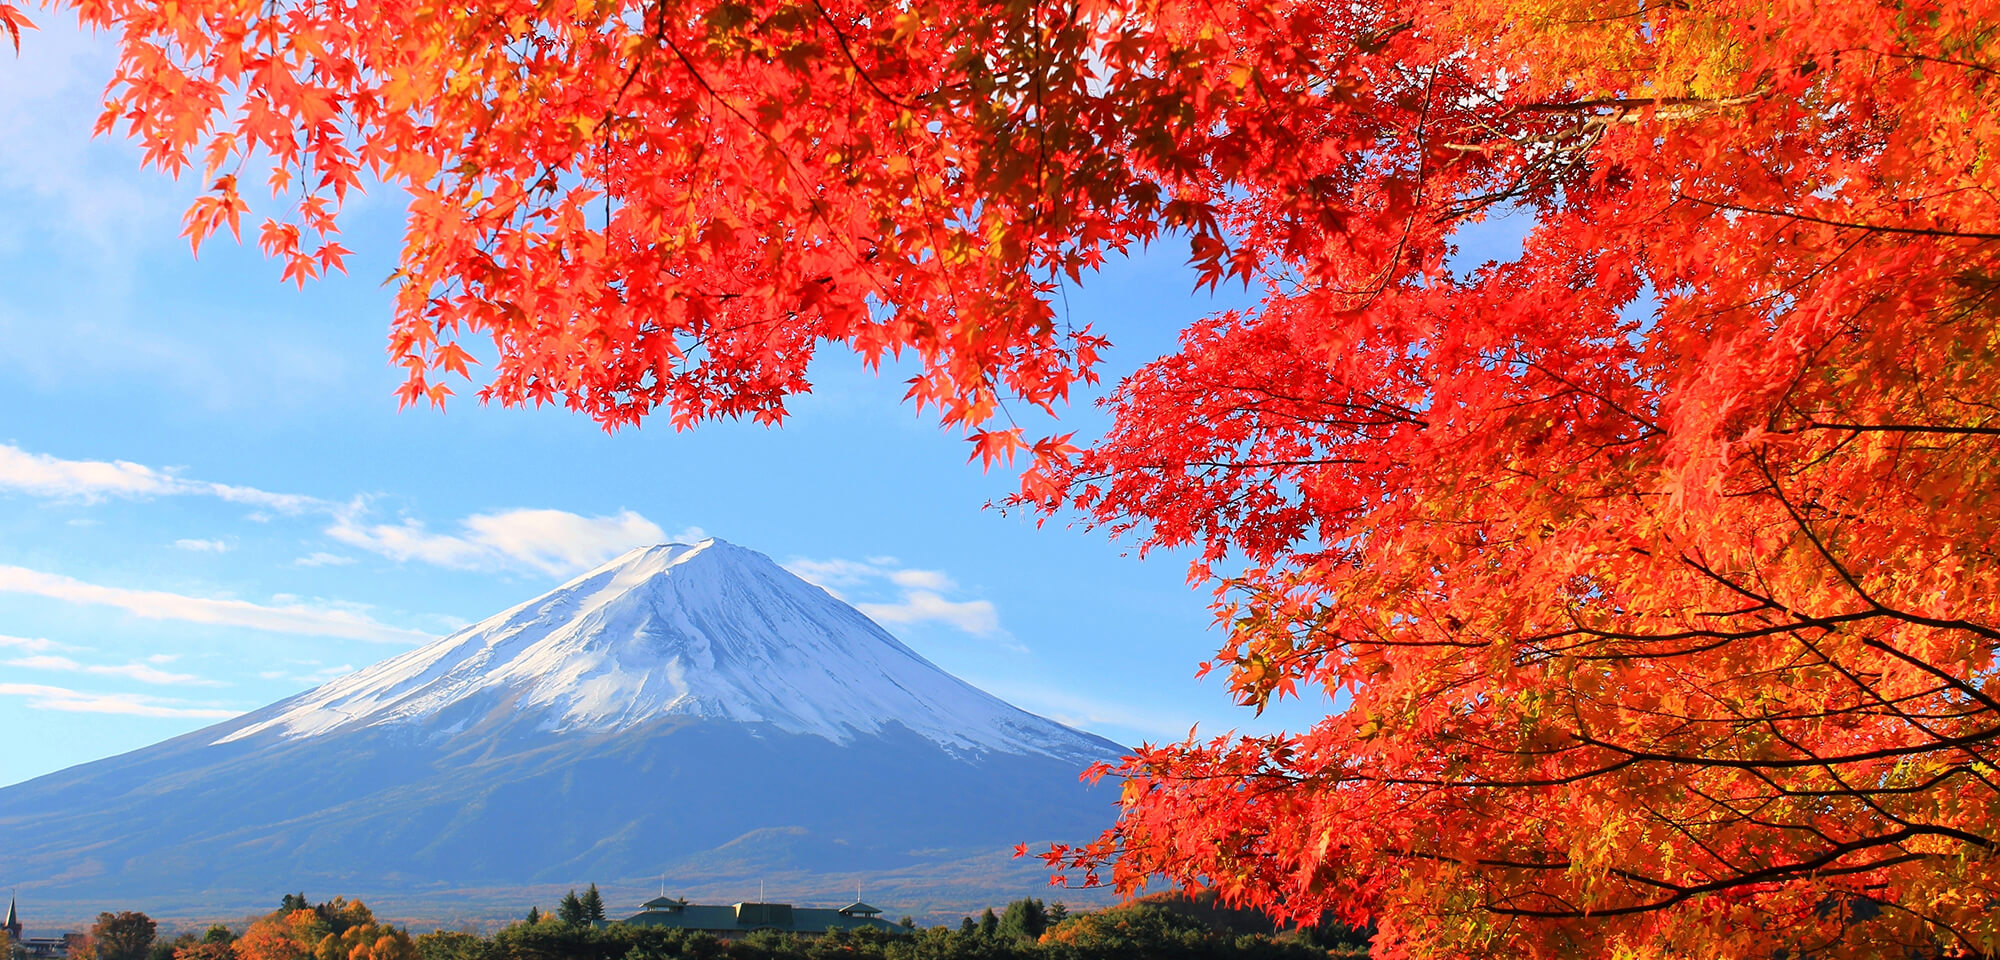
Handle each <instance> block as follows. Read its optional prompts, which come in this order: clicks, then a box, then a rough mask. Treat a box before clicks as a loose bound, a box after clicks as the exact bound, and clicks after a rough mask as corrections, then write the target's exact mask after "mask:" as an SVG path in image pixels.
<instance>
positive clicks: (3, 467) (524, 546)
mask: <svg viewBox="0 0 2000 960" xmlns="http://www.w3.org/2000/svg"><path fill="white" fill-rule="evenodd" d="M8 491H11V492H14V493H20V494H26V495H28V496H36V497H45V498H49V499H55V500H70V501H78V502H84V503H95V502H98V501H102V500H106V499H111V498H120V499H129V500H138V499H146V498H151V497H166V496H206V497H214V498H217V499H220V500H224V501H227V502H230V503H240V504H245V505H248V506H253V507H257V508H259V509H258V511H257V512H254V513H252V514H251V515H250V517H249V518H250V519H252V520H260V521H268V520H269V519H270V517H269V515H268V514H266V513H265V512H264V511H265V510H275V511H278V512H280V513H285V514H290V515H298V514H320V515H324V516H326V517H328V518H330V525H329V526H327V527H326V529H325V531H324V532H325V534H326V535H327V536H328V537H331V538H332V539H334V540H337V541H339V542H341V543H344V544H346V545H348V546H351V547H356V548H359V549H362V550H367V551H369V552H371V553H376V554H380V555H382V556H385V557H389V558H391V559H394V560H398V561H404V562H412V561H413V562H418V563H428V564H432V565H434V566H440V567H448V568H452V569H456V570H487V571H494V570H533V571H536V572H539V573H545V574H549V575H551V576H563V575H567V574H573V573H577V572H579V571H582V570H587V569H589V568H591V567H594V566H596V565H598V564H600V563H603V562H604V561H606V560H609V559H611V558H612V557H615V556H617V555H618V554H620V553H623V552H625V551H626V550H630V549H632V548H633V547H641V546H650V545H652V544H656V543H664V542H666V541H668V540H669V539H670V538H669V537H668V536H667V533H666V531H664V530H663V529H661V528H660V525H659V524H657V523H654V522H653V521H651V520H648V519H647V518H645V517H643V516H641V515H639V514H638V513H636V512H633V511H631V510H625V511H621V512H619V513H617V514H615V515H612V516H598V517H587V516H583V515H582V514H577V513H571V512H569V511H567V510H554V509H533V508H520V509H512V510H499V511H494V512H489V513H477V514H473V515H472V516H469V517H466V518H465V519H463V520H460V521H459V522H458V526H457V528H456V529H455V530H449V531H442V532H440V531H433V530H431V529H430V528H429V527H428V526H426V525H425V523H424V522H423V521H421V520H417V519H411V518H405V519H403V520H400V521H397V522H394V523H381V522H374V521H371V520H369V519H368V513H369V506H368V499H367V498H366V497H356V498H353V499H351V500H347V501H344V502H343V501H335V500H328V499H325V498H322V497H313V496H307V495H305V494H296V493H278V492H273V491H269V490H259V489H257V488H255V487H244V486H236V485H232V484H226V483H214V482H210V481H206V480H196V479H192V478H188V477H183V476H180V475H179V474H177V473H176V472H175V471H172V470H165V469H160V468H158V467H150V466H147V465H145V464H142V463H134V462H132V461H129V460H68V459H64V458H61V457H56V456H51V455H49V454H45V453H31V452H29V451H26V450H23V449H21V448H19V447H16V446H13V445H11V444H4V443H0V492H8ZM706 535H707V534H706V533H704V532H703V530H702V529H701V528H700V527H688V528H686V529H684V530H682V531H681V532H680V533H678V534H676V535H674V537H672V538H671V539H675V540H679V541H681V542H691V541H694V540H699V539H701V538H702V537H704V536H706ZM174 545H175V546H177V547H179V548H181V549H183V550H194V551H207V552H216V553H220V552H224V551H227V550H228V549H229V544H228V543H227V542H226V541H223V540H205V539H183V540H176V541H175V542H174ZM353 562H354V559H353V558H352V557H346V556H341V555H339V554H335V553H329V552H326V551H315V552H312V553H310V554H308V555H306V556H304V557H301V558H299V559H298V560H295V561H293V565H295V566H300V567H319V566H335V565H340V564H348V563H353Z"/></svg>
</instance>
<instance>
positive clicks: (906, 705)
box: [0, 540, 1123, 918]
mask: <svg viewBox="0 0 2000 960" xmlns="http://www.w3.org/2000/svg"><path fill="white" fill-rule="evenodd" d="M1122 752H1123V748H1121V747H1119V746H1118V745H1117V744H1114V743H1111V742H1110V741H1107V740H1104V739H1102V738H1099V737H1096V736H1093V735H1090V734H1088V733H1083V732H1080V731H1077V730H1074V729H1071V728H1069V727H1066V726H1063V725H1062V724H1059V723H1056V722H1054V721H1051V720H1047V719H1044V718H1042V717H1039V716H1035V715H1034V714H1031V713H1028V712H1026V711H1023V710H1020V709H1018V708H1016V707H1014V706H1011V705H1009V704H1007V703H1006V702H1004V701H1002V700H1000V699H998V698H996V697H993V696H991V695H989V694H987V693H985V692H983V691H981V690H979V689H977V688H975V687H973V686H971V685H970V684H967V683H965V682H964V681H962V680H959V679H958V678H956V677H953V676H951V675H950V674H948V673H946V672H944V671H943V670H941V669H939V668H938V667H937V666H935V665H933V664H932V663H930V662H929V661H928V660H925V659H924V658H923V657H921V656H919V655H917V654H916V653H915V652H914V651H912V650H910V649H909V648H908V647H906V646H904V645H903V644H902V643H900V642H898V641H897V640H896V639H895V638H894V637H892V636H890V635H889V633H888V632H887V631H885V630H883V629H882V628H881V627H880V626H877V625H876V624H875V623H874V622H873V621H871V620H869V619H868V618H867V617H866V616H864V615H862V614H861V613H860V612H859V611H857V610H855V609H854V608H853V607H851V606H848V605H847V604H845V603H843V602H841V601H840V600H839V599H836V598H835V597H833V596H832V595H830V594H828V593H827V592H826V591H825V590H822V589H820V588H819V587H816V586H813V585H811V584H809V583H807V582H805V581H804V580H801V579H799V578H798V577H796V576H794V575H793V574H791V573H790V572H788V571H786V570H785V569H784V568H782V567H780V566H778V565H777V564H776V563H774V562H772V561H771V560H770V559H769V558H767V557H765V556H764V555H762V554H760V553H757V552H755V551H752V550H748V549H745V548H743V547H739V546H735V545H732V544H729V543H726V542H723V541H721V540H704V541H702V542H700V543H696V544H668V545H664V546H657V547H647V548H642V549H638V550H634V551H632V552H630V553H627V554H625V555H624V556H621V557H619V558H617V559H616V560H613V561H611V562H610V563H607V564H605V565H604V566H601V567H599V568H597V569H595V570H592V571H590V572H588V573H585V574H583V575H582V576H579V577H577V578H576V579H574V580H571V581H570V582H568V583H565V584H563V585H562V586H560V587H557V588H556V589H554V590H551V591H549V592H548V593H545V594H543V595H541V596H539V597H536V598H534V599H532V600H529V601H528V602H526V603H523V604H520V605H519V606H516V607H513V608H511V609H508V610H505V611H502V612H500V613H498V614H495V615H493V616H491V617H488V618H487V619H485V620H482V621H480V622H478V623H475V624H473V625H471V626H469V627H466V628H464V629H462V630H460V631H458V632H456V633H453V634H451V635H449V636H446V637H444V638H442V639H439V640H437V641H434V642H432V643H430V644H427V645H425V646H422V647H419V648H417V649H415V650H411V651H409V652H408V653H404V654H401V655H399V656H396V657H392V658H390V659H388V660H385V661H382V662H381V663H378V664H375V665H374V666H371V667H368V668H367V669H364V670H361V671H360V672H357V673H354V674H350V675H348V676H346V677H343V678H341V679H338V680H334V681H332V682H330V683H327V684H325V685H323V686H320V687H318V688H315V689H312V690H308V691H306V692H304V693H301V694H298V695H296V696H293V697H290V698H288V699H285V700H281V701H279V702H277V703H273V704H271V705H269V706H266V707H264V708H262V709H259V710H255V711H252V712H250V713H248V714H244V715H243V716H240V717H236V718H234V719H231V720H227V721H224V722H222V723H219V724H216V725H214V726H211V727H208V728H205V729H202V730H197V731H195V732H193V733H189V734H186V735H183V736H180V737H177V738H174V739H172V740H167V741H164V742H162V743H158V744H154V745H153V746H150V747H145V748H142V749H139V750H135V751H133V752H131V753H127V754H124V755H121V756H116V757H111V758H108V759H105V760H99V761H96V762H93V763H87V764H82V765H80V766H76V767H71V768H69V769H67V770H62V771H59V772H57V773H53V774H49V775H47V776H44V777H40V778H37V779H34V780H30V781H27V782H25V783H21V784H16V785H14V786H11V787H7V788H5V789H0V851H5V852H6V859H7V864H8V867H9V868H10V870H9V872H10V873H11V874H12V876H11V877H8V878H7V879H8V880H10V881H12V882H16V883H18V884H19V885H20V888H21V891H22V894H23V896H28V895H30V894H32V895H33V897H34V899H36V900H37V901H40V902H42V903H44V904H51V905H53V906H55V908H56V909H57V910H58V911H59V912H60V911H61V909H62V905H64V904H73V905H75V907H76V908H77V909H76V912H78V913H79V914H82V915H88V914H89V913H90V912H94V910H96V909H98V908H99V906H100V905H102V906H103V907H106V908H113V909H115V908H118V905H122V906H123V907H125V908H137V907H151V908H152V909H154V910H155V911H158V912H162V913H165V914H167V915H172V914H174V913H176V912H183V913H186V912H190V911H200V910H202V909H208V910H227V909H231V908H234V907H236V906H238V905H239V904H241V905H243V906H245V907H254V906H264V907H267V906H268V903H267V901H273V900H274V899H275V898H276V896H277V895H278V894H280V893H283V892H285V891H289V890H296V889H299V888H301V887H307V888H312V889H315V890H321V891H324V892H325V893H326V894H327V895H332V894H334V893H346V894H350V895H353V894H363V895H371V896H376V897H385V896H386V897H389V898H390V899H391V900H401V901H403V905H404V906H405V907H413V908H415V909H416V910H417V912H419V913H422V912H424V911H423V908H422V906H421V904H423V903H425V902H429V903H432V904H437V905H442V904H446V903H448V902H455V901H465V900H467V899H468V897H467V894H468V893H471V892H473V891H478V892H480V894H481V895H483V896H485V897H487V898H489V899H490V898H494V897H501V896H503V895H505V896H508V899H507V900H505V901H503V905H504V906H505V908H506V909H508V910H513V909H514V908H515V905H516V904H515V903H514V902H513V899H512V896H511V895H509V894H504V893H503V892H505V891H517V892H518V891H529V892H532V891H539V890H559V889H560V888H563V887H568V886H574V885H581V884H583V883H586V882H597V883H599V884H600V885H604V886H606V888H607V890H619V889H620V888H621V884H622V885H623V886H625V887H630V888H632V889H634V890H637V889H639V888H641V887H644V888H647V889H648V890H650V887H652V886H654V885H657V884H660V883H663V882H668V881H671V883H672V884H673V886H674V888H675V889H678V890H681V891H683V892H684V893H690V894H697V895H699V894H702V893H703V892H704V891H714V892H715V893H716V894H718V895H728V894H729V893H730V892H732V891H733V892H736V893H741V892H742V891H741V889H740V888H742V887H743V886H744V885H745V884H748V883H753V882H755V881H754V880H752V878H753V877H754V878H758V879H777V880H779V881H780V883H781V886H782V885H784V884H790V887H788V888H785V889H790V890H792V891H793V893H792V895H793V896H794V897H796V898H802V899H810V898H811V896H813V895H815V894H817V893H819V892H820V891H821V890H822V888H824V890H826V891H833V890H836V889H837V890H843V891H849V892H851V891H852V889H853V887H854V885H855V884H856V883H866V884H868V885H870V886H872V887H874V888H875V889H877V890H878V891H881V893H880V896H882V897H885V898H889V899H893V898H895V897H897V896H901V897H902V901H901V902H902V904H903V908H904V909H909V910H911V912H921V911H922V910H924V909H925V908H929V909H932V910H942V909H958V907H957V906H956V904H957V903H960V902H965V903H968V904H971V903H975V902H977V901H978V900H979V898H981V897H985V896H990V895H992V894H994V893H997V892H1000V891H1003V890H1013V889H1017V888H1018V887H1019V885H1020V883H1021V882H1023V881H1024V880H1027V879H1028V876H1029V875H1030V874H1035V873H1037V872H1038V871H1036V870H1034V869H1033V868H1028V867H1022V866H1020V865H1018V864H1012V863H1010V862H1009V861H1008V859H1007V857H1006V855H1005V853H1004V851H1005V849H1006V848H1007V847H1009V846H1011V845H1012V844H1013V843H1016V842H1020V841H1034V840H1043V839H1065V840H1074V839H1086V838H1089V837H1092V836H1094V835H1095V834H1096V833H1097V832H1098V831H1099V830H1101V829H1103V828H1104V827H1105V826H1107V825H1109V823H1110V821H1111V819H1112V816H1113V813H1114V811H1113V807H1112V803H1113V801H1114V799H1115V796H1114V791H1113V790H1111V789H1110V788H1102V789H1098V788H1090V787H1086V786H1085V785H1083V784H1081V783H1079V782H1078V779H1077V774H1078V773H1079V771H1081V770H1082V769H1083V768H1084V767H1086V766H1088V765H1090V764H1092V763H1095V762H1097V761H1100V760H1110V759H1115V758H1116V757H1117V756H1118V755H1119V754H1120V753H1122ZM663 875H664V879H663ZM1035 879H1036V881H1037V882H1038V881H1039V877H1037V878H1035ZM530 895H532V893H530ZM826 895H828V896H832V895H834V894H831V893H827V894H826ZM734 899H744V897H740V896H739V897H735V898H734ZM431 912H432V913H436V912H437V911H436V910H432V911H431ZM446 912H448V913H452V914H454V915H458V916H461V917H466V916H469V915H472V914H476V913H477V911H476V910H473V911H469V912H468V911H464V910H456V911H453V910H447V911H446ZM475 918H476V917H475Z"/></svg>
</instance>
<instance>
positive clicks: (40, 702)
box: [0, 683, 242, 719]
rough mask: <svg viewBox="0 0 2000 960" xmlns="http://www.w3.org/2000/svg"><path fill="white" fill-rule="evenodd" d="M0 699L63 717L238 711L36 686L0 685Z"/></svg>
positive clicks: (139, 696)
mask: <svg viewBox="0 0 2000 960" xmlns="http://www.w3.org/2000/svg"><path fill="white" fill-rule="evenodd" d="M0 697H25V698H27V700H28V706H30V707H32V708H35V709H38V710H59V711H62V712H64V713H115V714H123V715H126V716H135V717H206V718H215V719H221V718H224V717H233V716H236V715H237V714H239V713H242V711H240V710H229V709H225V708H222V707H218V706H213V705H191V704H189V703H187V701H184V700H174V699H169V698H165V697H153V696H147V695H145V694H141V693H93V692H90V691H86V690H72V689H70V688H68V687H52V686H48V685H45V684H39V683H0Z"/></svg>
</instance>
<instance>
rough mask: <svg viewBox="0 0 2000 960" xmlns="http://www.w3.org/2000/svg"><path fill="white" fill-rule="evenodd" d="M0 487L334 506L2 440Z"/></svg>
mask: <svg viewBox="0 0 2000 960" xmlns="http://www.w3.org/2000/svg"><path fill="white" fill-rule="evenodd" d="M0 490H12V491H15V492H17V493H25V494H28V495H30V496H37V497H48V498H51V499H58V500H81V501H84V502H95V501H98V500H103V499H106V498H109V497H121V498H126V499H139V498H145V497H168V496H206V497H215V498H217V499H220V500H226V501H228V502H230V503H242V504H249V505H252V506H258V507H267V508H270V509H273V510H279V511H282V512H285V513H299V512H302V511H305V510H311V509H321V510H326V509H333V508H334V506H335V505H334V504H331V503H328V502H327V501H325V500H321V499H319V498H317V497H308V496H303V495H301V494H294V493H272V492H270V491H268V490H259V489H256V488H255V487H239V486H232V485H230V484H226V483H210V482H208V481H205V480H190V479H186V478H183V477H179V476H176V475H175V474H174V473H173V472H172V471H168V470H160V469H156V468H154V467H149V466H146V465H145V464H141V463H133V462H131V461H129V460H65V459H62V458H60V457H53V456H50V455H48V454H45V453H29V452H28V451H26V450H22V449H21V448H20V447H16V446H14V445H12V444H4V443H0Z"/></svg>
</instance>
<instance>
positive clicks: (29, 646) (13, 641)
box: [0, 636, 69, 653]
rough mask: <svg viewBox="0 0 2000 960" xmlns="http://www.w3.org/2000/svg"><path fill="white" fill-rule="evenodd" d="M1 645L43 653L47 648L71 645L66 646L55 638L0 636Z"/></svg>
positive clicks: (57, 648)
mask: <svg viewBox="0 0 2000 960" xmlns="http://www.w3.org/2000/svg"><path fill="white" fill-rule="evenodd" d="M0 647H6V648H9V649H13V650H26V651H28V652H29V653H41V652H43V651H45V650H68V649H69V647H66V646H64V645H62V644H60V643H57V642H55V641H54V640H49V639H46V638H44V637H9V636H0Z"/></svg>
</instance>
